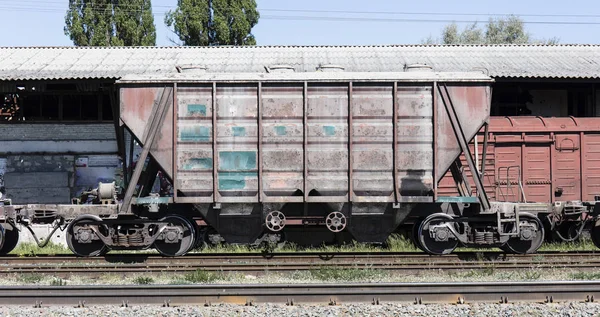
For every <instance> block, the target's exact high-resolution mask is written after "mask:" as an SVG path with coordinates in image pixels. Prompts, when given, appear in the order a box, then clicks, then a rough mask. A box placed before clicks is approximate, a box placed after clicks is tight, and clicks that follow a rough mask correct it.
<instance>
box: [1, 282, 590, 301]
mask: <svg viewBox="0 0 600 317" xmlns="http://www.w3.org/2000/svg"><path fill="white" fill-rule="evenodd" d="M598 296H600V282H598V281H594V282H588V281H585V282H583V281H549V282H493V283H367V284H270V285H269V284H231V285H142V286H131V285H126V286H124V285H121V286H114V285H113V286H1V287H0V305H35V306H37V307H40V306H43V305H75V306H77V305H79V306H82V305H123V306H131V305H142V304H144V305H152V304H157V305H169V306H173V305H190V304H191V305H211V304H216V303H236V304H245V305H253V304H258V303H287V304H289V305H293V304H302V303H311V304H314V303H327V304H330V305H335V304H341V303H359V302H367V303H373V304H377V303H382V302H406V303H416V304H424V303H470V302H502V303H507V302H559V301H589V302H591V301H594V298H598Z"/></svg>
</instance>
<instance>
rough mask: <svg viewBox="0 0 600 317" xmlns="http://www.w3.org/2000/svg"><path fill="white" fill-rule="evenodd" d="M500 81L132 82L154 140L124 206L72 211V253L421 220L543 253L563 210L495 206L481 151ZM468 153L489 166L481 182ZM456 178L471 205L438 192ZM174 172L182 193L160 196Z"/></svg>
mask: <svg viewBox="0 0 600 317" xmlns="http://www.w3.org/2000/svg"><path fill="white" fill-rule="evenodd" d="M492 82H493V80H492V79H491V78H489V77H488V76H485V75H483V74H481V73H476V72H473V73H437V72H431V71H429V72H428V71H407V72H402V73H391V72H389V73H375V72H371V73H350V72H329V71H323V72H314V73H308V72H306V73H294V72H271V73H265V74H256V73H237V74H234V73H208V72H197V73H193V74H192V73H188V74H186V73H182V74H172V75H165V76H129V77H125V78H123V79H121V80H120V81H119V82H118V85H119V90H120V123H121V125H122V127H123V131H124V132H125V134H130V135H131V138H130V139H131V142H134V141H133V140H135V142H137V143H138V144H139V145H140V146H141V151H140V153H139V160H138V162H139V163H138V164H136V165H135V166H133V164H132V163H131V162H126V163H128V166H127V167H128V168H127V170H129V171H130V172H129V173H128V174H127V177H126V181H127V182H128V184H129V185H128V186H127V187H126V190H125V192H124V196H123V197H122V200H120V199H117V197H116V193H115V191H114V186H113V185H107V184H101V185H100V186H99V188H98V189H97V190H96V191H95V192H93V193H90V194H91V195H93V196H94V197H96V202H98V203H99V202H102V204H99V205H62V206H58V207H57V208H58V209H60V210H59V211H58V213H59V214H62V215H63V216H64V215H66V216H64V217H65V219H73V218H74V219H73V220H72V221H70V222H69V224H68V227H67V228H66V230H67V240H68V245H69V247H70V248H71V250H72V251H73V252H74V253H75V254H78V255H81V256H94V255H100V254H103V253H105V252H106V251H108V250H110V249H144V248H155V249H157V250H158V251H159V252H160V253H161V254H163V255H166V256H179V255H183V254H185V253H186V252H188V251H189V250H190V249H191V248H193V247H194V246H195V245H197V244H198V243H199V241H201V240H203V239H204V240H208V238H209V237H210V236H211V235H212V236H216V235H218V236H219V237H220V238H221V239H223V240H224V242H226V243H243V244H250V243H257V242H260V241H281V240H290V241H296V242H302V243H312V244H314V243H317V244H320V243H323V242H332V241H337V240H340V239H341V240H343V239H348V238H351V239H354V240H356V241H360V242H384V241H386V239H387V238H388V237H389V235H390V234H391V233H392V232H394V230H396V229H397V228H398V226H399V225H400V224H402V223H406V222H407V221H408V220H409V219H410V222H411V223H414V225H413V228H414V229H413V236H414V240H415V241H416V243H417V245H418V246H419V247H420V248H421V249H423V250H424V251H426V252H428V253H431V254H446V253H450V252H452V251H453V250H454V249H455V248H456V247H457V246H458V245H466V246H477V247H486V246H487V247H492V246H497V247H501V248H503V249H504V250H506V251H508V252H513V253H530V252H535V251H536V250H537V249H538V248H539V246H540V245H541V243H542V241H543V240H544V226H543V224H542V222H541V221H540V218H539V217H538V215H540V214H546V215H547V214H549V213H551V212H552V208H553V207H552V204H548V203H511V202H490V200H489V199H488V197H487V195H486V192H485V190H484V187H483V183H482V180H481V175H480V172H482V170H484V169H485V165H482V166H481V167H480V166H476V165H477V164H476V162H475V161H474V159H473V154H472V153H471V150H470V148H469V143H470V141H471V140H472V139H473V138H474V136H475V135H476V134H477V132H478V131H480V129H482V128H483V127H485V126H486V124H487V123H488V121H489V116H490V101H491V84H492ZM119 135H121V136H123V133H119ZM132 144H133V143H130V144H129V145H127V144H126V146H125V147H126V148H128V147H129V146H131V147H132V146H133V145H132ZM485 148H486V146H484V149H485ZM461 154H464V156H463V159H464V161H466V163H467V166H466V167H467V168H468V170H470V171H478V172H476V173H473V178H472V181H469V179H471V177H467V176H466V174H465V172H464V168H463V167H462V166H461V162H462V161H461V158H460V157H461ZM482 155H483V159H482V162H485V161H486V160H485V152H484V153H483V154H482ZM123 157H125V156H123ZM130 157H131V153H130ZM145 162H147V164H144V163H145ZM448 171H450V172H451V173H452V176H453V179H454V181H455V183H456V185H457V188H458V193H459V195H457V196H451V197H450V196H442V195H440V194H439V193H438V183H439V181H440V180H441V179H442V178H443V177H444V175H445V174H446V173H447V172H448ZM159 172H160V174H162V175H163V176H164V178H165V179H166V180H167V181H168V182H169V183H170V185H171V186H172V192H171V193H165V192H163V193H160V194H159V193H151V190H150V189H151V187H152V186H151V185H152V184H153V183H154V181H155V178H156V175H157V173H159ZM470 183H473V184H470ZM471 186H474V188H475V190H472V189H471ZM471 193H476V195H472V194H471ZM17 217H19V216H18V215H17ZM21 218H23V217H21ZM60 225H63V226H65V225H66V224H62V223H61V224H60Z"/></svg>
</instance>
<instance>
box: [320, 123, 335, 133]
mask: <svg viewBox="0 0 600 317" xmlns="http://www.w3.org/2000/svg"><path fill="white" fill-rule="evenodd" d="M323 133H325V135H326V136H334V135H335V127H334V126H332V125H324V126H323Z"/></svg>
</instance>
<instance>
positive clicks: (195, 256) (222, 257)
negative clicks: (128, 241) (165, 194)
mask: <svg viewBox="0 0 600 317" xmlns="http://www.w3.org/2000/svg"><path fill="white" fill-rule="evenodd" d="M536 258H538V259H550V258H553V259H565V260H569V259H571V260H573V261H581V259H585V258H589V259H594V258H598V259H599V260H600V252H598V251H568V252H565V251H545V252H538V253H536V254H507V253H504V252H495V251H483V252H455V253H453V254H448V255H440V256H436V255H428V254H425V253H423V252H278V253H265V252H263V253H259V252H254V253H191V254H187V255H185V256H180V257H163V256H161V255H158V254H156V253H121V254H119V253H109V254H107V255H104V256H98V257H89V258H84V257H77V256H74V255H71V254H57V255H35V256H22V255H6V256H2V257H0V265H7V264H10V263H24V264H27V263H31V262H35V261H40V262H45V263H62V262H69V261H72V262H80V263H82V262H86V263H96V262H111V263H112V262H123V263H133V262H146V261H163V262H171V263H173V262H177V263H181V262H196V261H208V262H211V261H216V260H218V261H243V260H247V261H258V260H277V261H283V262H289V261H300V260H301V261H315V262H316V261H336V260H347V259H369V260H381V261H428V262H436V261H472V260H496V261H510V260H517V261H518V260H524V261H531V259H536Z"/></svg>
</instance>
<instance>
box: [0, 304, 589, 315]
mask: <svg viewBox="0 0 600 317" xmlns="http://www.w3.org/2000/svg"><path fill="white" fill-rule="evenodd" d="M599 314H600V304H598V303H575V302H572V303H553V304H538V303H516V304H510V303H509V304H482V303H477V304H464V305H440V304H429V305H400V304H388V303H384V304H381V305H369V304H344V305H338V306H323V305H297V306H286V305H274V304H261V305H256V306H241V305H232V304H220V305H214V306H210V307H204V306H181V307H159V306H134V307H126V308H123V307H117V306H91V307H85V308H73V307H58V306H51V307H43V308H32V307H21V306H9V307H2V308H0V315H1V316H125V317H127V316H132V317H139V316H218V317H228V316H286V317H292V316H307V317H308V316H427V317H434V316H461V317H462V316H502V317H504V316H540V317H542V316H544V317H545V316H569V317H583V316H598V315H599Z"/></svg>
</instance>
